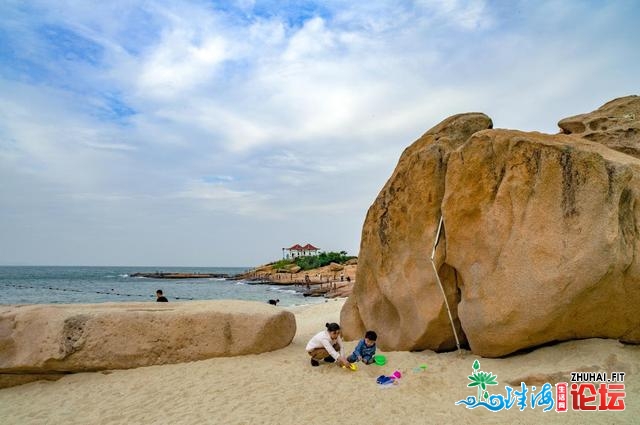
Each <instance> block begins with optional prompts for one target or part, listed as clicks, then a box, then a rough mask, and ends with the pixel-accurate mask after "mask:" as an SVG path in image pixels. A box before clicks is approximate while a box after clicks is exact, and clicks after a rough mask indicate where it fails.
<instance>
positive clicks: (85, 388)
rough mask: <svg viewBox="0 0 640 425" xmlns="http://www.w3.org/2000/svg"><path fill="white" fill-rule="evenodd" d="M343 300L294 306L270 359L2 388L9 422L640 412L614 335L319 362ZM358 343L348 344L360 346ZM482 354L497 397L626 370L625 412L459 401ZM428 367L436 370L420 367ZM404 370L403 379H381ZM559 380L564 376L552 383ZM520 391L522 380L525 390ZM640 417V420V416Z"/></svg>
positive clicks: (510, 419) (628, 419)
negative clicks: (314, 358)
mask: <svg viewBox="0 0 640 425" xmlns="http://www.w3.org/2000/svg"><path fill="white" fill-rule="evenodd" d="M343 303H344V299H334V300H329V301H327V302H326V303H323V304H318V305H313V306H301V307H291V308H289V309H290V311H292V312H294V314H295V316H296V322H297V332H296V336H295V338H294V340H293V342H292V343H291V344H290V345H289V346H288V347H286V348H284V349H281V350H277V351H274V352H270V353H265V354H260V355H249V356H240V357H231V358H216V359H210V360H205V361H199V362H192V363H186V364H176V365H163V366H152V367H144V368H138V369H131V370H115V371H108V372H96V373H82V374H76V375H69V376H67V377H65V378H63V379H60V380H58V381H55V382H45V381H40V382H34V383H30V384H27V385H22V386H18V387H13V388H8V389H3V390H0V423H2V424H284V425H288V424H291V425H293V424H339V423H342V424H370V425H377V424H380V425H382V424H389V423H397V424H426V423H437V424H444V423H456V424H467V423H468V424H471V423H473V424H477V423H489V422H490V423H504V424H516V423H518V424H525V423H526V424H529V423H530V424H534V423H564V424H582V423H592V424H593V423H595V424H613V423H634V422H636V421H637V418H638V417H639V416H640V381H639V380H638V371H639V368H640V346H631V345H623V344H621V343H619V342H617V341H613V340H600V339H591V340H583V341H571V342H566V343H561V344H558V345H554V346H549V347H543V348H540V349H537V350H535V351H532V352H529V353H526V354H520V355H515V356H510V357H507V358H504V359H484V358H478V357H477V356H474V355H473V354H471V353H470V352H468V351H464V352H461V353H444V354H436V353H433V352H430V351H424V352H413V353H411V352H388V353H384V354H385V355H386V356H387V359H388V363H387V365H385V366H378V365H370V366H364V365H362V364H359V368H358V370H357V371H355V372H352V371H348V370H345V369H342V368H339V367H337V366H335V365H328V364H326V365H322V366H320V367H315V368H312V367H311V366H310V364H309V357H308V356H307V354H306V353H305V350H304V347H305V345H306V343H307V341H308V339H309V338H310V337H311V336H312V335H313V334H315V333H316V332H318V331H320V330H322V329H324V323H325V322H328V321H338V319H339V316H340V308H341V307H342V305H343ZM355 344H356V341H351V342H347V343H346V346H347V349H352V348H353V347H354V346H355ZM476 359H478V360H479V361H480V362H481V370H484V371H490V372H492V373H493V374H495V375H497V376H498V378H497V380H498V385H497V386H494V387H491V388H490V392H491V393H492V394H504V393H505V387H504V386H505V385H510V386H512V387H516V385H519V384H514V383H519V382H520V381H521V380H523V381H525V382H526V383H527V384H528V385H529V387H531V385H538V386H539V385H541V384H542V383H544V382H547V381H549V380H550V379H551V380H552V379H555V380H556V381H558V380H559V381H567V382H568V381H569V379H570V372H572V371H584V370H588V371H607V372H612V371H621V372H625V373H626V376H625V382H624V383H625V390H626V397H625V404H626V410H625V411H622V412H575V411H571V409H569V411H568V412H566V413H557V412H555V411H550V412H543V411H542V408H541V407H537V408H536V409H535V410H532V409H531V408H529V407H527V408H526V409H525V410H524V411H520V410H519V409H518V407H517V405H514V406H513V407H511V409H510V410H503V411H499V412H496V413H492V412H489V411H487V410H485V409H483V408H477V409H474V410H469V409H466V408H465V407H463V406H462V405H455V402H456V401H458V400H461V399H465V398H466V397H468V396H471V395H476V391H475V388H468V387H467V383H469V380H468V379H467V376H468V375H470V374H471V372H472V371H473V369H472V364H473V362H474V360H476ZM423 364H425V365H427V368H426V370H422V369H420V367H419V366H420V365H423ZM395 370H400V371H401V372H402V373H403V377H402V378H401V379H400V380H399V383H398V384H397V385H392V386H388V387H381V386H379V385H378V384H376V377H377V376H379V375H382V374H385V375H388V374H391V373H392V372H394V371H395ZM552 383H553V382H552ZM516 389H517V388H516ZM634 418H636V419H634Z"/></svg>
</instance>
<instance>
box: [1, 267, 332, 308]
mask: <svg viewBox="0 0 640 425" xmlns="http://www.w3.org/2000/svg"><path fill="white" fill-rule="evenodd" d="M247 269H248V268H242V267H162V268H160V267H54V266H51V267H49V266H37V267H34V266H0V304H43V303H52V304H75V303H103V302H131V301H150V302H155V299H156V295H155V294H156V290H157V289H162V291H163V292H164V295H165V296H166V297H167V298H168V299H169V302H171V301H189V300H219V299H234V300H251V301H261V302H267V301H268V300H269V299H279V300H280V303H279V304H278V305H281V306H291V305H303V304H313V303H318V302H324V299H323V298H311V297H309V298H305V297H304V296H303V295H302V294H301V293H300V292H298V291H296V290H295V289H293V287H287V286H274V285H269V284H255V283H248V282H246V281H242V280H240V281H232V280H225V279H175V280H174V279H149V278H142V277H131V274H133V273H135V272H147V273H148V272H157V271H163V272H179V273H224V274H228V275H235V274H238V273H241V272H244V271H245V270H247Z"/></svg>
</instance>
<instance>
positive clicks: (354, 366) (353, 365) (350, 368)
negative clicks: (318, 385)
mask: <svg viewBox="0 0 640 425" xmlns="http://www.w3.org/2000/svg"><path fill="white" fill-rule="evenodd" d="M342 368H343V369H349V370H353V371H354V372H355V371H356V370H358V366H357V365H356V364H355V363H350V364H349V367H346V366H345V365H342Z"/></svg>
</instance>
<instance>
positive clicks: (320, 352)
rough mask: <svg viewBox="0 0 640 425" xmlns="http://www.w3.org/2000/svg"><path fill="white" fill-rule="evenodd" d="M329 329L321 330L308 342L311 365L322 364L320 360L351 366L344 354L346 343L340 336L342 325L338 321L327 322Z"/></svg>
mask: <svg viewBox="0 0 640 425" xmlns="http://www.w3.org/2000/svg"><path fill="white" fill-rule="evenodd" d="M325 326H326V327H327V330H325V331H322V332H319V333H317V334H315V335H314V336H313V338H311V339H310V340H309V343H307V348H306V350H307V353H309V355H310V356H311V366H320V360H324V361H325V362H327V363H333V362H336V361H337V362H338V364H341V365H343V366H347V367H349V362H348V361H347V358H346V357H345V356H344V343H343V342H342V337H341V336H340V325H338V324H337V323H327V324H325Z"/></svg>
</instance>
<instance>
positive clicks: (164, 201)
mask: <svg viewBox="0 0 640 425" xmlns="http://www.w3.org/2000/svg"><path fill="white" fill-rule="evenodd" d="M639 20H640V2H637V1H633V0H629V1H535V2H531V1H522V2H519V1H482V0H437V1H435V0H434V1H429V0H423V1H393V2H392V1H388V2H386V1H380V2H377V1H372V2H351V1H332V0H329V1H318V2H315V1H281V2H278V1H251V0H240V1H236V2H233V1H174V0H172V1H144V2H142V1H140V2H133V1H121V0H114V1H109V2H98V1H84V2H78V1H70V0H69V1H65V0H56V1H53V0H50V1H37V0H35V1H22V0H5V1H3V2H1V3H0V235H1V236H2V237H0V264H51V265H163V266H167V265H186V266H195V265H201V266H251V265H256V264H260V263H264V262H268V261H271V260H273V259H277V258H278V256H279V255H281V248H282V247H285V246H290V245H293V244H295V243H301V244H306V243H312V244H314V245H316V246H319V247H320V248H322V249H325V250H335V251H340V250H346V251H348V252H349V253H351V254H357V253H358V249H359V243H360V232H361V230H362V224H363V222H364V217H365V215H366V212H367V209H368V208H369V206H370V205H371V203H372V202H373V200H374V199H375V197H376V196H377V194H378V192H379V190H380V189H381V188H382V186H383V185H384V183H385V182H386V180H387V179H388V178H389V176H390V175H391V172H392V171H393V169H394V167H395V165H396V163H397V160H398V158H399V155H400V153H401V152H402V150H403V149H405V148H406V147H407V146H408V145H409V144H411V143H412V142H413V141H414V140H415V139H417V138H418V137H419V136H420V135H421V134H423V133H424V132H425V131H426V130H427V129H429V128H430V127H432V126H434V125H435V124H437V123H438V122H440V121H441V120H442V119H444V118H446V117H447V116H450V115H452V114H456V113H461V112H470V111H481V112H485V113H487V114H488V115H489V116H491V118H492V119H493V121H494V125H495V126H496V127H500V128H517V129H521V130H527V131H542V132H548V133H556V132H557V126H556V123H557V121H559V120H560V119H561V118H564V117H567V116H571V115H575V114H578V113H583V112H588V111H591V110H593V109H596V108H597V107H599V106H600V105H602V104H603V103H605V102H606V101H608V100H611V99H613V98H616V97H620V96H625V95H629V94H638V92H639V83H640V79H639V78H638V75H640V49H639V48H638V46H639V45H640V29H639V26H638V25H637V22H638V21H639ZM425 252H426V251H425ZM425 255H426V254H425Z"/></svg>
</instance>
